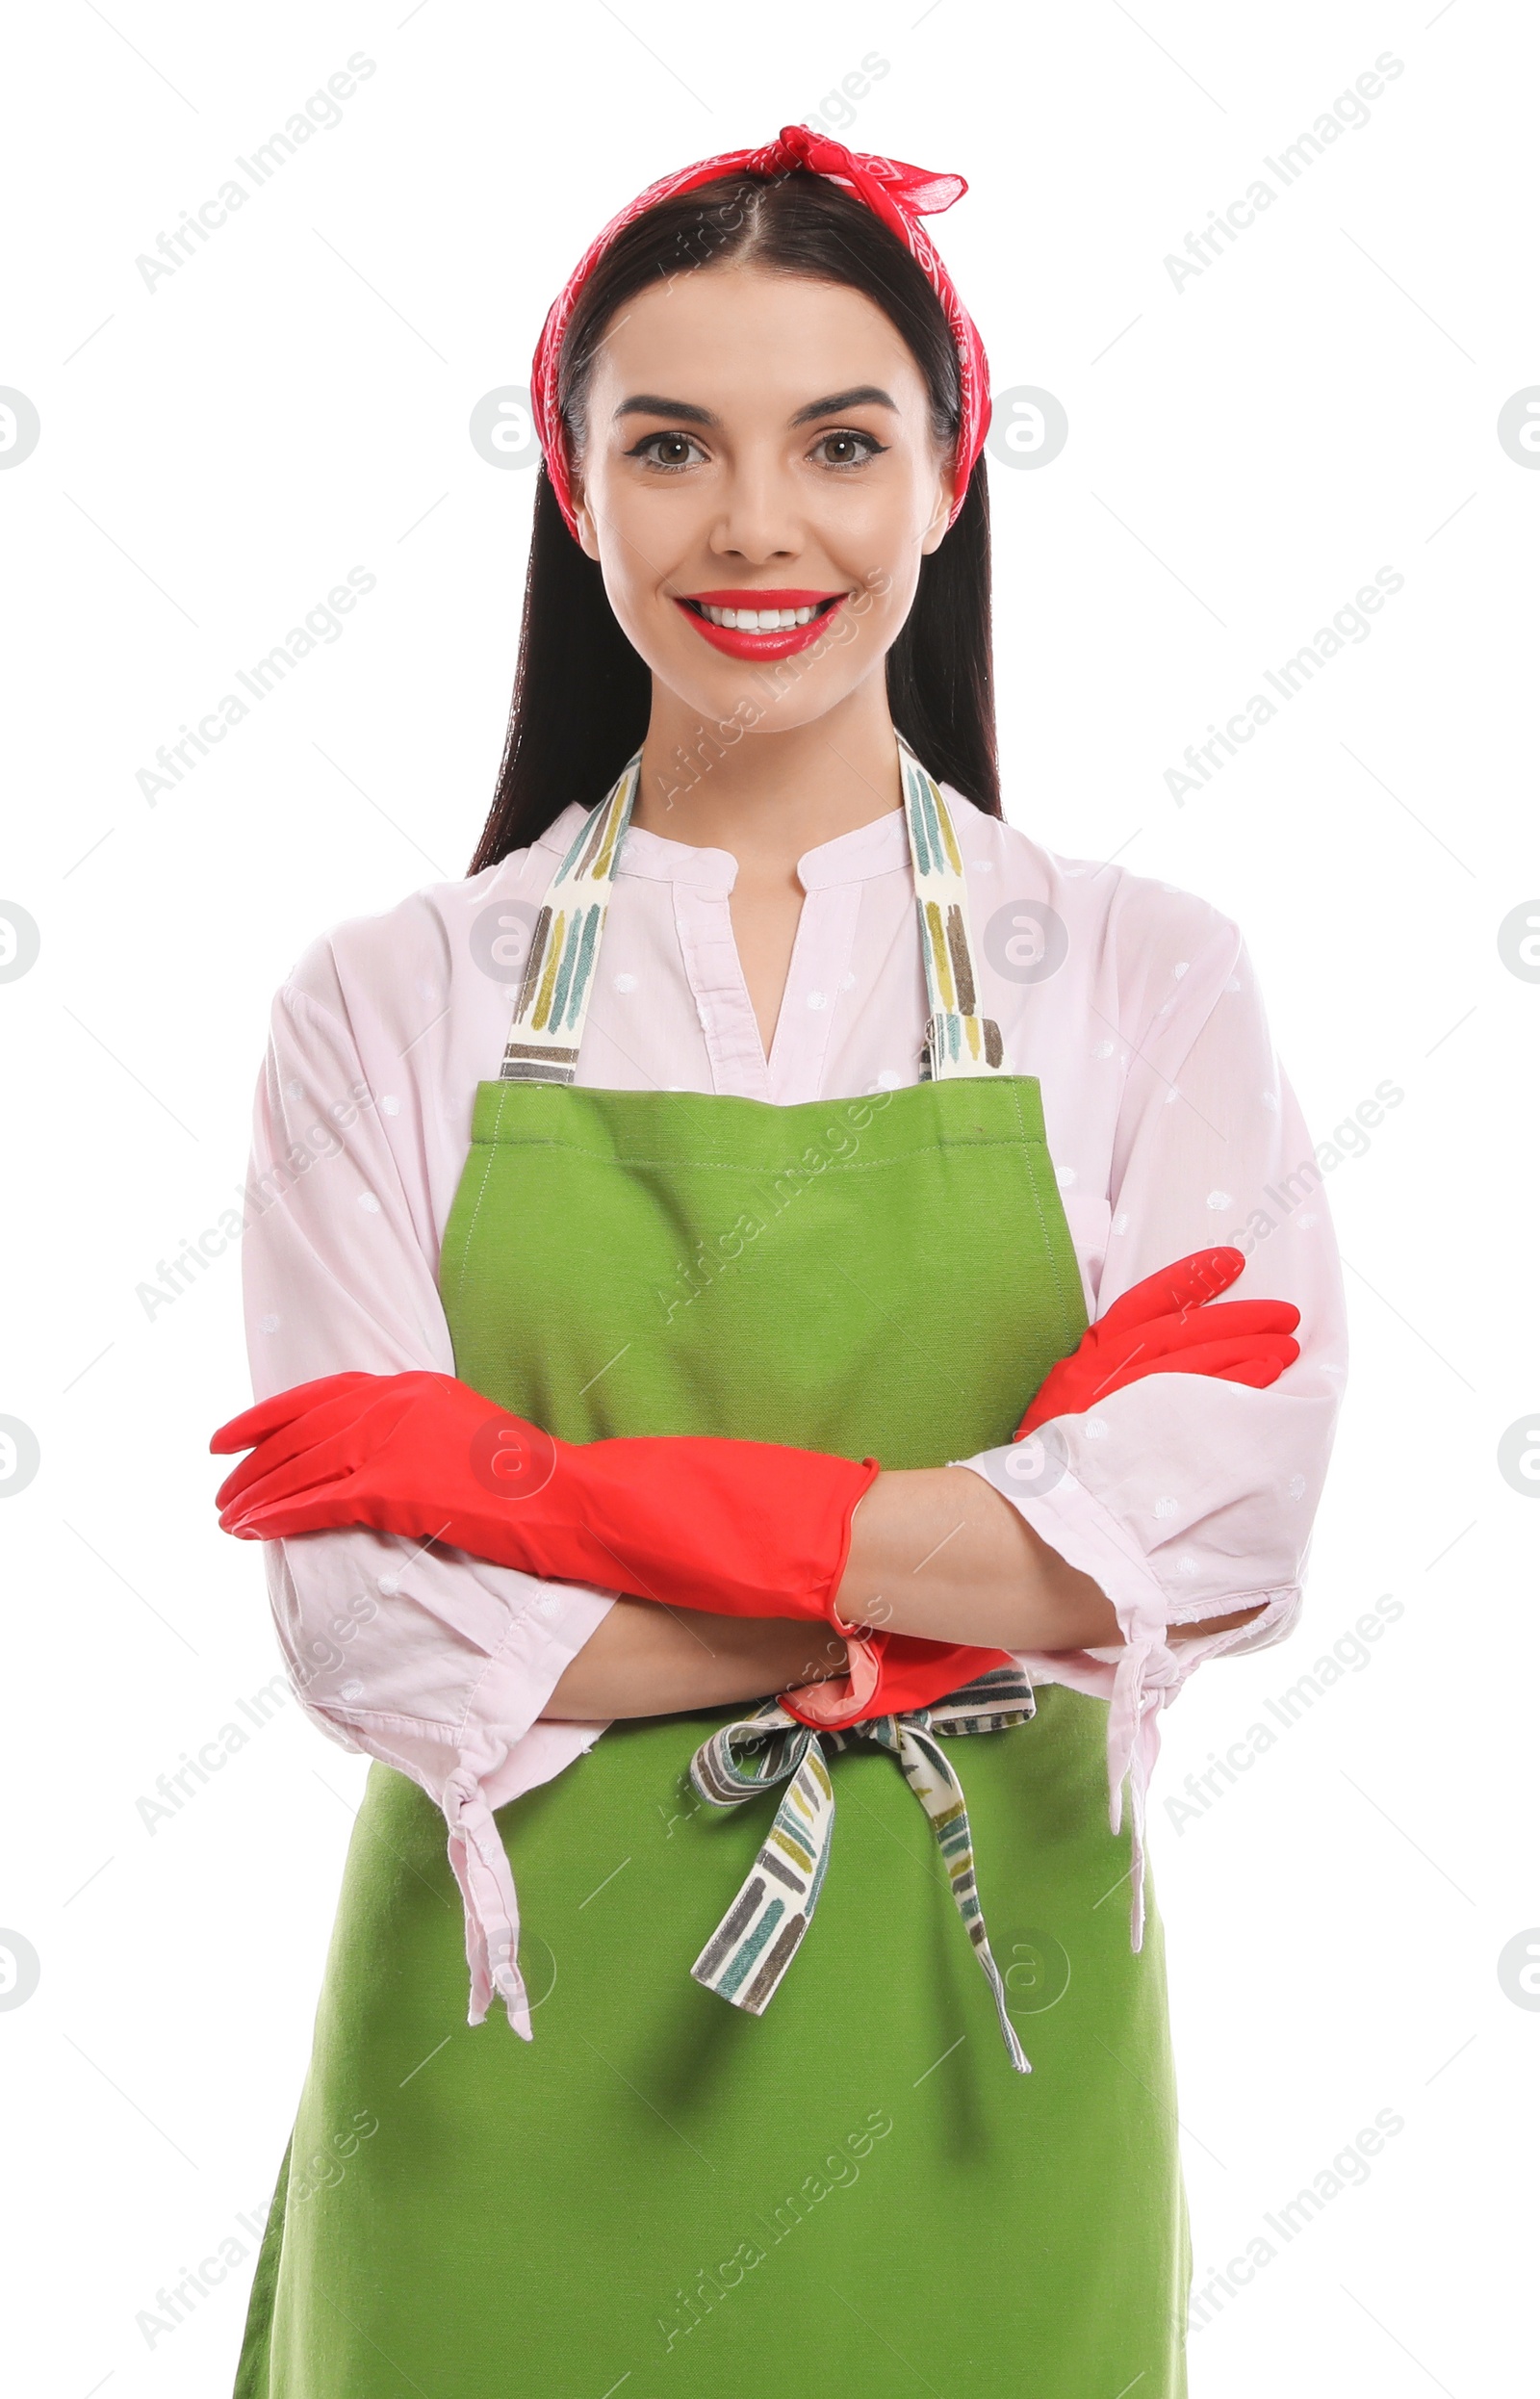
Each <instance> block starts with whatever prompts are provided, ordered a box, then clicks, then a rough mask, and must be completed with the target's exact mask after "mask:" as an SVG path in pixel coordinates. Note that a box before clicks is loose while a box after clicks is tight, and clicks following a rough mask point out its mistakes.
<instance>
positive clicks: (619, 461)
mask: <svg viewBox="0 0 1540 2399" xmlns="http://www.w3.org/2000/svg"><path fill="white" fill-rule="evenodd" d="M583 433H584V440H583V447H582V456H581V460H580V466H579V473H578V484H577V494H576V496H577V501H578V526H579V530H580V536H581V540H582V546H583V548H584V550H585V551H586V552H587V554H588V555H589V557H591V558H597V559H598V561H599V563H600V566H601V568H602V570H603V578H604V588H605V590H606V592H607V593H608V595H609V600H610V605H611V606H612V607H613V608H614V611H615V614H616V616H617V617H618V618H619V620H620V623H621V625H622V627H623V629H624V631H625V632H626V634H627V636H628V638H629V641H630V642H631V644H632V645H633V647H634V648H635V649H636V650H637V651H638V652H639V653H640V655H641V657H642V658H644V659H645V660H646V662H647V664H648V665H649V666H650V667H651V669H652V671H653V673H654V675H655V677H656V678H657V680H658V681H659V682H660V683H661V684H664V685H665V686H666V687H667V688H668V689H669V690H670V691H672V692H674V693H676V694H677V695H678V696H679V698H680V700H681V701H682V702H683V704H684V706H685V707H686V708H688V709H692V710H694V711H695V712H696V713H697V714H698V715H699V716H701V717H703V718H705V719H706V720H707V721H710V720H716V721H719V722H722V723H726V722H727V721H729V720H730V719H731V718H732V717H733V716H734V715H736V716H738V717H739V719H740V721H742V722H744V723H746V724H757V723H762V724H763V725H764V726H765V729H766V730H773V731H781V730H787V729H789V728H791V727H792V726H796V725H802V724H808V723H809V722H811V721H813V720H814V719H815V718H817V717H819V716H822V715H824V714H825V713H826V712H827V711H828V710H829V709H832V708H834V707H836V706H837V705H838V703H839V702H840V701H841V700H843V699H845V698H846V697H847V696H848V695H849V693H850V692H851V691H853V690H854V689H855V687H856V686H857V685H858V684H860V683H861V682H863V681H864V680H865V678H866V677H867V676H869V675H870V674H871V673H872V671H873V669H874V668H875V667H877V666H878V665H879V664H880V662H881V660H882V658H883V657H884V656H885V654H886V651H887V649H888V648H889V646H890V645H891V643H892V641H893V639H894V637H895V635H896V634H897V632H899V629H900V627H901V626H902V625H903V622H904V619H905V618H906V616H907V615H908V614H909V610H910V606H911V602H912V600H913V597H914V587H915V584H916V582H917V580H918V579H919V570H920V560H921V558H922V557H924V556H925V555H926V554H927V553H928V552H930V551H933V550H935V549H936V548H937V546H938V544H939V542H940V540H941V537H942V535H943V534H944V532H945V530H946V522H947V515H948V511H949V509H950V506H951V499H952V488H953V487H952V477H951V474H950V467H949V461H948V460H946V459H945V458H943V457H942V456H941V455H940V454H939V453H938V452H937V447H936V444H935V441H934V439H933V436H932V433H931V426H930V410H929V403H928V400H927V396H926V390H925V384H924V380H923V378H922V376H921V374H920V371H919V368H918V366H917V365H916V364H915V361H914V358H913V356H912V355H911V351H910V349H909V348H908V346H907V344H906V343H905V342H904V340H903V338H902V336H901V335H900V334H899V332H898V331H897V329H896V327H895V326H894V325H893V324H892V323H891V322H889V320H888V319H887V318H886V316H885V315H884V314H883V312H882V310H881V309H880V308H878V307H877V306H876V305H875V303H874V302H873V301H871V300H869V299H867V298H866V297H864V295H863V294H861V293H860V292H856V291H852V290H850V289H849V288H848V287H846V286H844V285H842V284H828V283H812V282H808V281H805V280H803V279H802V278H801V277H797V276H791V275H786V274H777V273H763V272H760V271H757V270H755V269H753V268H736V267H715V268H710V269H705V270H699V271H695V272H693V273H685V274H682V275H680V276H678V277H676V278H675V279H674V280H673V281H672V282H671V283H670V284H668V285H666V286H662V285H660V286H659V287H658V288H657V289H656V290H655V291H650V292H648V293H646V294H645V295H643V296H642V297H639V298H636V299H633V300H631V301H629V303H628V304H627V306H626V307H624V308H623V309H622V310H621V311H620V312H619V314H618V315H617V317H616V318H615V320H614V321H613V322H612V323H611V325H610V327H609V330H608V332H607V334H606V336H605V339H604V343H603V348H602V349H601V350H600V353H599V357H598V359H597V361H596V364H595V367H594V371H593V374H592V377H591V379H590V382H589V387H588V396H587V402H586V407H585V411H584V426H583ZM744 612H748V613H749V615H750V619H751V621H750V623H749V624H748V625H745V624H744V623H743V621H742V618H743V614H744ZM767 613H773V616H774V623H773V625H771V626H768V627H767V626H766V624H765V621H764V620H765V616H766V614H767ZM745 701H747V702H748V703H749V704H750V709H752V711H753V712H752V713H751V712H748V711H746V710H745V709H744V706H743V704H744V702H745Z"/></svg>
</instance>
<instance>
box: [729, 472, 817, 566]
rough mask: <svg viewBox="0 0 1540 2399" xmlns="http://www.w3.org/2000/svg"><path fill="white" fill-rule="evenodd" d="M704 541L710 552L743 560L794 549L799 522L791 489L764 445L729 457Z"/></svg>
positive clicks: (764, 561)
mask: <svg viewBox="0 0 1540 2399" xmlns="http://www.w3.org/2000/svg"><path fill="white" fill-rule="evenodd" d="M710 547H711V551H712V554H713V555H714V556H716V557H719V558H741V559H742V560H743V562H744V564H745V565H746V566H765V565H768V564H769V562H770V561H771V560H772V559H774V558H794V557H796V556H798V555H800V553H801V550H802V547H803V527H802V522H801V517H800V515H799V513H798V510H797V507H796V501H795V494H794V493H793V491H792V489H791V483H790V477H789V476H788V475H787V473H786V471H785V469H784V468H783V466H782V464H781V462H780V461H779V459H778V458H777V457H776V455H775V454H774V452H773V451H772V450H771V449H770V447H769V446H768V445H767V446H766V447H765V448H764V449H763V450H758V449H746V450H745V451H743V452H742V453H741V454H740V455H739V456H737V457H736V458H735V459H734V460H733V463H732V472H731V474H730V477H729V478H728V482H727V485H726V488H725V490H724V491H723V493H722V504H721V511H720V514H719V515H718V517H717V520H716V523H715V525H714V526H713V527H712V529H711V538H710Z"/></svg>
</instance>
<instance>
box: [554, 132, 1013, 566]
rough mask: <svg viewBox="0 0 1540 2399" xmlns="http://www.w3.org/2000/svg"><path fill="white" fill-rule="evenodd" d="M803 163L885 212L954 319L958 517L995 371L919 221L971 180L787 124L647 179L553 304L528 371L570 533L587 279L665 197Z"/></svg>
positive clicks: (957, 197)
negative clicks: (570, 415) (559, 392)
mask: <svg viewBox="0 0 1540 2399" xmlns="http://www.w3.org/2000/svg"><path fill="white" fill-rule="evenodd" d="M803 167H805V168H809V169H810V170H811V171H812V173H814V174H816V175H827V176H828V177H829V179H830V181H831V182H832V183H837V184H841V185H843V186H844V187H845V189H846V190H847V191H850V192H853V193H855V194H856V196H857V198H858V199H860V200H863V201H864V202H865V204H866V206H867V207H868V208H869V209H870V210H871V211H872V213H873V215H874V216H877V217H880V218H881V219H882V220H883V222H884V224H885V225H886V226H887V227H888V228H889V230H890V231H891V232H893V233H896V234H897V236H898V238H899V240H900V241H901V242H902V243H903V245H904V246H905V248H906V249H907V250H908V251H909V252H910V254H911V257H912V258H914V259H915V260H916V262H917V263H918V265H919V266H920V267H921V268H922V269H923V271H924V273H925V275H926V278H927V280H928V281H929V283H930V286H931V289H932V290H933V291H934V292H935V294H936V296H937V299H938V300H939V301H940V303H941V306H942V307H943V308H944V309H945V311H946V322H947V323H948V324H949V325H950V327H951V329H952V339H953V341H954V342H955V343H956V344H957V356H958V367H959V371H960V373H961V375H962V384H963V419H962V425H961V427H960V430H959V434H958V447H957V493H956V497H955V499H954V501H953V503H952V513H951V516H950V517H949V518H948V519H947V523H948V524H949V525H952V524H955V523H956V521H957V513H958V510H959V509H960V508H961V507H962V505H963V498H964V495H965V494H966V491H967V486H968V477H969V476H970V475H971V474H972V472H973V468H974V465H975V462H976V461H977V459H978V455H979V452H980V451H981V450H982V449H983V448H984V436H985V434H986V433H987V432H988V429H989V368H988V360H987V359H986V357H985V355H984V345H983V343H982V342H981V341H980V339H979V334H978V328H977V326H976V325H975V324H974V322H973V320H972V318H971V317H970V316H969V315H968V312H967V310H966V309H965V308H964V307H963V303H962V301H961V300H960V299H959V298H958V296H957V292H956V289H955V288H954V285H953V282H952V278H951V276H950V275H949V274H948V273H947V271H946V269H945V268H944V267H943V266H942V264H941V261H940V259H939V257H938V256H937V251H936V248H935V246H934V245H933V243H932V242H931V239H930V236H929V235H928V234H927V233H926V231H925V229H924V227H923V226H922V225H921V223H920V221H919V220H920V219H921V217H936V216H938V215H939V214H940V212H941V210H942V209H945V208H950V207H951V205H952V203H953V201H954V200H960V199H961V198H962V196H963V193H964V192H965V191H966V190H967V185H966V184H965V183H964V182H963V177H962V176H961V175H933V174H931V173H929V172H927V170H926V169H925V168H923V167H906V166H905V165H904V162H903V160H902V159H896V158H873V157H868V156H867V155H866V153H865V152H864V151H860V150H847V149H846V147H845V145H844V143H843V142H830V141H826V140H825V139H824V137H823V136H822V135H821V134H814V133H809V130H808V128H807V126H806V125H783V126H782V128H781V133H780V136H779V138H778V139H777V140H776V141H774V142H769V143H768V144H767V145H766V146H765V148H763V149H762V150H726V151H724V152H723V153H722V155H721V156H720V157H718V158H706V159H702V160H701V161H700V163H699V165H697V166H695V167H681V168H680V169H679V170H678V172H677V173H675V174H672V175H665V176H664V177H663V178H662V180H661V181H660V182H658V183H654V184H649V186H648V188H647V190H646V191H645V192H643V193H639V194H638V196H637V197H636V198H635V199H634V200H632V201H631V202H630V204H629V207H626V208H623V209H622V210H621V212H620V215H619V216H618V217H612V218H611V219H610V221H609V223H608V224H607V225H606V226H605V227H604V230H603V233H602V234H600V235H599V237H598V239H597V240H596V241H593V242H591V243H590V244H589V245H588V247H587V249H586V250H585V251H584V252H583V254H582V257H581V259H580V260H579V261H578V266H577V268H576V270H575V271H574V272H573V274H572V277H571V279H570V280H569V282H568V284H567V287H566V289H565V291H563V292H562V294H561V295H560V297H558V298H557V299H556V300H555V301H554V302H553V303H552V309H551V313H550V315H549V316H548V317H547V319H546V322H545V325H544V327H543V328H542V331H541V335H540V340H539V343H538V345H537V347H536V349H535V356H534V365H533V366H532V368H531V369H530V374H529V398H530V407H531V411H532V413H533V416H534V421H535V431H536V433H537V434H538V435H539V438H540V448H541V451H542V452H543V454H544V457H545V462H546V473H547V474H548V475H549V476H550V477H551V481H552V488H553V490H554V491H555V495H556V498H557V500H558V501H559V502H560V503H561V513H562V515H563V516H564V517H565V518H566V520H567V525H568V529H569V530H570V531H571V532H572V533H573V534H574V536H576V534H577V531H578V519H577V514H576V512H575V510H574V507H573V503H572V486H571V482H570V479H569V477H568V471H567V444H566V435H565V428H564V426H563V425H562V422H561V410H560V407H559V406H558V404H557V398H556V375H557V369H558V367H559V365H560V361H561V346H562V343H563V341H564V340H565V338H566V333H567V327H568V324H569V323H570V322H571V320H572V312H573V309H574V308H575V306H576V305H577V301H578V294H579V293H580V292H581V291H582V288H583V286H584V284H585V283H586V282H587V281H588V278H589V276H590V275H591V274H592V273H593V271H594V269H595V268H596V267H597V266H598V264H599V262H600V260H601V259H602V258H603V255H604V253H605V251H606V250H607V249H608V248H609V246H610V245H611V243H612V242H613V241H614V240H615V238H616V236H617V235H618V234H620V233H622V232H624V230H625V228H626V227H627V226H628V225H629V224H631V223H633V222H634V221H635V219H637V218H638V217H640V216H642V215H644V214H645V212H646V211H647V210H648V209H650V208H655V207H656V206H657V204H658V202H659V201H660V200H670V199H673V198H674V196H675V194H676V193H680V192H692V191H694V190H695V188H696V187H697V185H699V184H703V183H715V182H716V180H717V179H718V177H719V176H723V175H734V174H750V175H769V176H773V175H783V174H789V173H790V172H792V170H793V169H795V168H803Z"/></svg>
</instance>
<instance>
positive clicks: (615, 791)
mask: <svg viewBox="0 0 1540 2399" xmlns="http://www.w3.org/2000/svg"><path fill="white" fill-rule="evenodd" d="M641 771H642V754H641V752H640V750H638V751H637V753H636V755H635V757H634V758H633V759H631V760H630V761H629V762H628V763H627V764H626V765H625V766H624V767H623V768H622V769H621V772H620V775H619V777H618V778H617V780H616V781H615V783H614V784H613V785H612V786H611V787H610V790H609V792H608V794H607V796H606V797H605V798H604V799H603V800H602V801H601V802H600V804H599V806H598V807H597V808H596V809H595V810H593V812H592V813H590V814H589V815H588V816H586V817H585V818H584V819H583V822H582V823H581V824H580V825H579V826H578V831H577V834H576V835H575V836H574V838H573V842H572V846H571V848H570V849H569V850H568V852H567V855H566V857H565V858H564V859H563V860H562V862H561V864H560V865H559V866H558V867H557V868H556V871H555V873H554V874H553V875H552V878H551V885H550V889H549V890H547V892H546V896H545V899H544V900H543V901H542V903H541V908H540V914H539V916H537V917H536V919H535V928H534V932H533V934H532V936H531V938H530V942H529V955H528V958H527V959H526V962H525V969H524V981H523V982H522V983H521V985H520V986H519V996H518V998H517V999H516V1000H515V1002H514V1008H513V1022H512V1023H511V1025H510V1026H509V1027H508V1040H507V1045H506V1047H505V1048H504V1050H503V1053H502V1066H501V1079H502V1081H503V1082H506V1083H570V1082H572V1081H573V1079H574V1078H575V1076H576V1074H577V1072H578V1051H579V1050H580V1049H581V1047H582V1040H583V1025H584V1023H585V1021H586V1019H587V1016H588V995H589V993H591V992H592V990H593V988H594V965H595V961H596V960H597V958H598V956H599V945H600V942H602V940H603V933H604V918H605V916H606V915H607V913H608V910H609V894H610V888H611V885H612V883H613V880H614V873H615V862H616V860H617V859H618V857H619V855H620V845H621V842H622V840H623V839H624V838H625V834H626V828H627V826H628V825H629V822H630V816H631V809H632V807H633V806H634V805H635V800H636V787H637V785H638V784H639V782H640V781H641Z"/></svg>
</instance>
